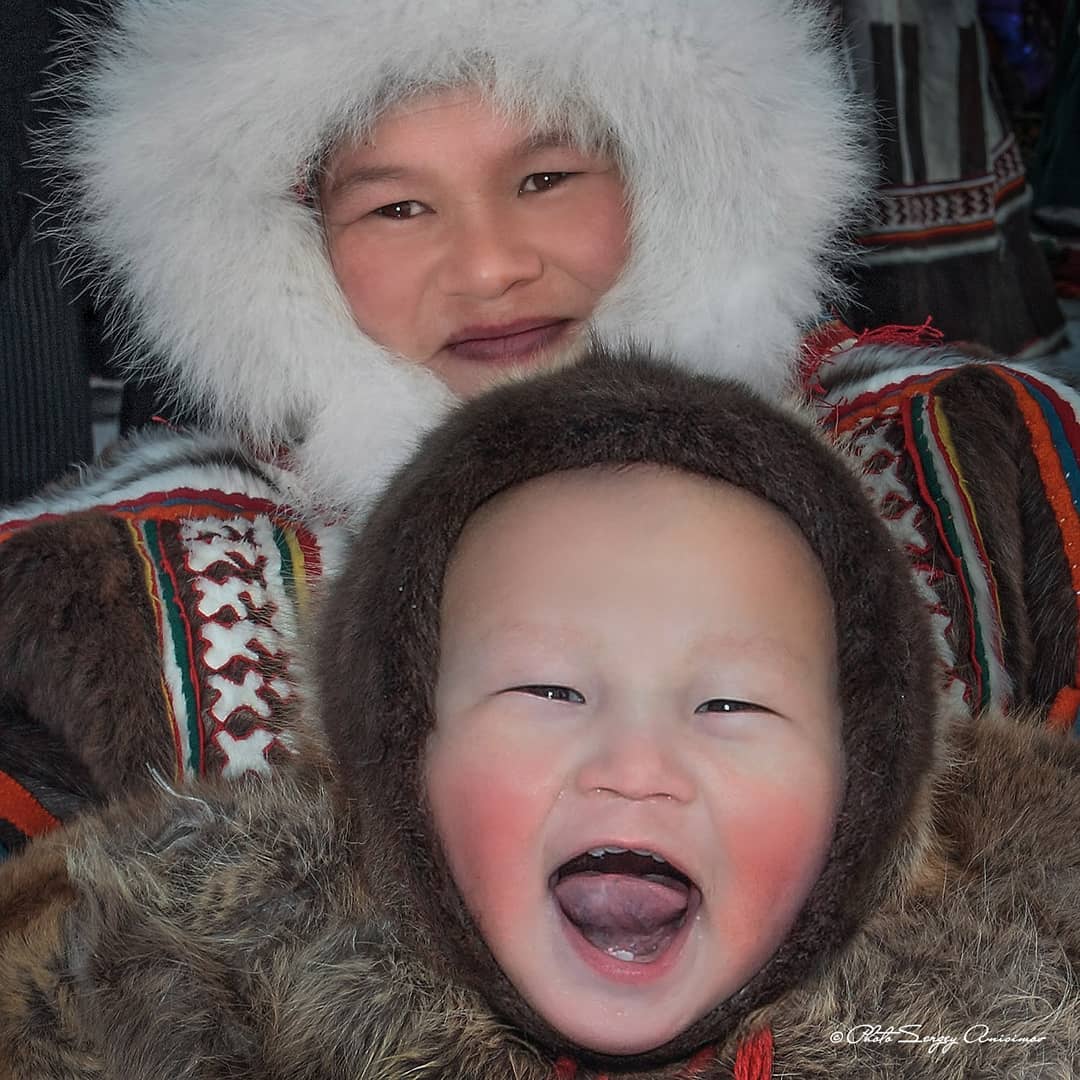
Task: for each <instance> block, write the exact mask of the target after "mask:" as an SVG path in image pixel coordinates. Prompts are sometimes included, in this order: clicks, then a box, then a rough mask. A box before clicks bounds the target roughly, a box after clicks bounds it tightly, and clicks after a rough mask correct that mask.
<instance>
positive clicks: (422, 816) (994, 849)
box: [0, 357, 1080, 1080]
mask: <svg viewBox="0 0 1080 1080" xmlns="http://www.w3.org/2000/svg"><path fill="white" fill-rule="evenodd" d="M520 440H524V442H520ZM635 462H650V463H653V464H659V465H664V466H666V467H672V468H681V469H686V470H689V471H691V472H696V473H700V474H703V475H705V476H712V477H714V478H716V479H718V480H722V481H724V482H727V483H735V484H738V485H739V486H741V487H745V488H747V489H748V490H749V491H750V492H751V493H754V494H756V495H757V496H758V497H763V498H767V499H768V500H769V501H770V502H772V503H773V505H774V506H776V507H777V508H778V509H780V510H781V511H782V512H784V513H786V514H787V515H788V517H789V518H790V519H791V520H792V521H793V522H795V523H796V525H797V526H798V528H799V529H800V531H802V533H803V535H804V537H805V538H806V540H807V541H808V543H809V544H810V546H811V549H812V550H813V551H814V552H815V554H816V555H817V556H818V558H819V559H820V560H821V562H822V568H823V571H824V574H825V580H826V581H827V582H828V585H829V589H830V592H831V594H832V596H833V601H834V604H835V606H836V632H837V639H838V690H837V693H838V701H839V707H840V712H841V731H842V741H843V747H844V756H845V766H846V774H847V788H846V791H845V794H844V797H843V801H842V804H841V807H840V811H839V814H838V818H837V826H836V833H835V836H834V839H833V842H832V848H831V850H830V853H829V857H828V859H827V861H826V864H825V866H824V868H823V870H822V872H821V876H820V878H819V879H818V882H817V883H816V885H815V886H814V887H813V889H812V890H811V892H810V895H809V897H808V898H807V900H806V903H805V905H804V908H803V911H802V912H801V913H800V915H799V917H798V918H797V920H796V922H795V924H794V925H793V927H792V928H791V930H790V932H789V935H788V938H787V939H786V940H785V942H784V943H782V945H781V946H780V948H779V949H778V950H777V952H776V953H775V954H774V956H773V958H771V959H770V960H769V961H768V962H767V963H766V964H765V965H764V967H763V968H762V969H761V971H760V972H758V974H757V975H755V976H754V977H753V978H752V979H751V980H750V981H749V982H748V983H747V984H746V986H745V987H743V988H742V989H741V990H740V991H738V992H737V993H736V994H735V995H733V996H732V997H731V998H729V999H728V1000H727V1001H726V1002H721V1003H718V1005H717V1007H716V1008H715V1009H714V1010H713V1012H711V1013H709V1014H707V1015H706V1017H704V1018H702V1020H701V1021H699V1022H697V1023H695V1024H694V1025H692V1027H691V1028H690V1029H688V1031H687V1032H686V1033H684V1036H680V1037H677V1038H676V1039H675V1040H673V1042H672V1043H670V1044H667V1045H666V1046H665V1047H661V1048H658V1049H657V1050H656V1051H654V1052H649V1053H648V1054H643V1055H637V1057H635V1058H633V1059H629V1058H627V1059H622V1060H620V1059H618V1058H612V1057H606V1058H602V1059H601V1058H599V1057H598V1055H595V1054H587V1053H582V1052H579V1051H577V1050H576V1049H575V1048H574V1047H572V1046H569V1045H567V1044H566V1041H565V1040H562V1039H561V1037H560V1036H559V1035H558V1033H555V1032H552V1031H551V1029H550V1028H547V1027H546V1025H545V1024H544V1023H543V1022H542V1021H539V1020H538V1018H535V1017H532V1016H530V1014H529V1010H528V1007H527V1006H524V1005H523V1003H522V1002H521V1000H520V999H519V998H516V997H515V993H516V992H515V991H514V990H513V988H512V987H511V986H510V985H509V983H508V980H507V979H506V978H505V976H504V975H502V974H501V972H499V970H498V969H497V967H493V964H494V961H493V960H492V958H491V956H490V954H489V953H487V950H486V946H485V945H484V944H483V943H482V940H481V938H480V935H479V934H478V932H477V930H476V927H475V925H474V924H473V923H472V922H471V918H470V917H469V916H468V914H467V913H466V912H464V908H463V905H462V903H461V900H460V897H459V896H458V895H457V892H456V888H455V886H454V885H453V882H452V878H451V876H450V875H449V873H448V871H447V870H446V867H445V862H444V857H443V855H442V853H441V846H440V844H439V841H438V840H437V838H436V836H435V832H434V828H433V825H432V823H431V820H430V814H429V810H428V808H427V805H426V798H425V795H424V792H423V786H422V782H421V780H420V776H421V775H422V762H423V755H424V747H425V743H426V737H427V734H428V733H429V732H430V730H431V728H432V725H433V724H434V723H435V722H436V721H435V717H434V711H433V704H432V698H431V686H432V682H433V679H434V677H435V668H436V664H437V637H438V620H439V616H438V611H439V594H440V592H441V587H442V584H441V583H442V576H443V574H444V572H445V566H446V562H447V559H448V558H449V556H450V552H451V551H452V549H453V544H454V542H455V538H456V536H457V535H458V534H459V531H460V529H461V528H462V526H463V524H464V522H465V521H466V520H467V519H468V517H469V516H470V515H471V514H472V513H473V512H474V511H475V510H476V509H477V508H478V506H480V505H482V504H483V502H484V501H486V499H487V498H490V497H492V496H493V495H494V494H496V493H497V492H499V491H501V490H505V488H506V486H509V485H513V484H517V483H522V482H524V481H525V480H527V479H529V478H530V477H532V476H536V475H543V474H544V473H545V472H547V471H551V470H552V469H566V468H580V467H587V466H592V465H603V464H608V465H614V466H617V467H619V466H622V465H627V464H632V463H635ZM854 483H855V481H854V478H853V477H852V476H851V475H850V472H849V469H848V465H847V463H846V462H845V461H844V460H843V459H841V458H839V457H838V456H837V455H836V454H835V453H834V452H832V451H830V450H828V449H827V448H826V446H825V444H824V441H823V440H822V439H821V438H820V436H819V435H818V434H817V433H816V432H815V431H814V430H813V428H812V427H811V426H810V425H809V424H807V422H806V420H805V417H801V416H798V417H796V416H793V415H790V414H785V413H782V412H781V411H779V410H777V409H774V408H771V407H768V406H766V405H764V404H763V403H760V402H755V401H754V400H753V399H751V398H750V397H749V395H747V394H746V393H745V392H744V391H743V390H741V389H739V388H737V387H725V386H724V385H723V384H717V383H713V382H710V381H707V380H701V379H693V378H691V377H689V376H687V375H685V374H684V373H678V372H676V371H675V370H673V369H671V368H658V367H653V366H652V365H647V364H642V363H640V362H638V361H633V362H630V361H626V360H623V361H620V362H618V363H614V362H611V361H608V360H607V359H605V358H603V357H599V358H596V359H595V360H589V361H586V362H585V363H584V364H583V365H582V366H581V367H579V368H577V369H574V370H571V371H566V372H563V373H560V374H558V375H553V376H549V377H546V378H544V379H536V380H531V381H529V382H525V383H522V384H520V385H518V386H511V387H505V388H503V389H502V390H500V391H498V392H497V393H496V394H493V395H491V396H489V397H488V398H486V399H483V400H481V401H477V402H475V403H474V404H473V405H471V406H469V407H468V408H467V409H466V410H463V411H462V412H461V413H460V414H459V415H458V416H456V417H455V418H453V419H451V420H450V421H449V422H448V423H447V424H446V425H444V426H443V427H442V428H441V429H440V430H439V431H437V432H435V433H434V434H433V435H432V436H431V437H430V438H429V440H428V441H427V442H426V444H425V447H424V448H423V450H422V451H421V453H420V455H419V456H418V457H417V458H416V459H415V460H414V461H413V462H412V463H411V464H410V465H409V466H408V467H407V468H406V469H405V470H404V471H403V472H402V473H401V474H400V476H399V477H398V479H397V481H396V482H395V484H394V485H392V487H391V490H390V491H389V492H388V494H387V496H386V497H385V498H384V499H383V500H382V501H381V502H380V505H379V507H378V508H377V509H376V511H375V513H374V514H373V516H372V518H371V520H370V522H369V524H368V526H367V529H366V530H365V533H364V535H363V536H362V537H361V538H360V540H359V541H358V542H357V544H356V545H355V547H354V549H353V551H352V552H351V554H350V557H349V560H348V562H347V565H346V568H345V571H344V575H343V577H342V580H341V583H340V584H339V585H338V586H337V587H336V589H335V593H334V596H333V598H332V601H331V603H330V605H329V607H328V609H327V611H326V613H325V615H324V617H323V620H322V625H321V632H320V639H319V648H318V650H317V655H316V659H315V663H314V670H315V678H314V682H313V688H312V697H311V706H312V708H313V709H315V710H316V711H317V712H318V714H319V715H320V716H321V718H322V722H323V725H324V726H325V730H326V732H327V737H328V750H329V752H330V755H331V756H330V758H326V757H324V756H323V755H322V754H320V753H317V752H316V751H314V750H312V751H310V752H309V753H301V754H298V755H296V756H295V757H294V758H293V759H292V760H291V762H290V763H287V764H286V765H285V766H284V767H283V769H282V770H281V771H280V772H279V773H278V774H277V776H276V777H275V778H272V779H270V780H266V781H260V780H256V779H254V778H250V779H247V780H244V781H242V782H241V783H239V784H237V785H233V786H229V785H228V784H226V783H224V782H218V783H206V784H204V785H201V786H191V787H188V788H185V789H174V788H170V787H169V785H167V784H166V783H165V782H164V781H161V782H159V790H158V791H157V792H156V793H152V794H146V795H144V796H141V797H140V798H138V799H136V800H134V801H133V802H129V803H119V804H116V805H114V806H113V807H111V808H110V809H107V810H106V811H104V812H101V813H99V814H94V815H86V816H84V817H83V818H82V819H80V820H79V821H78V822H77V823H76V824H75V825H74V826H72V827H71V828H70V829H68V830H62V831H59V832H56V833H54V834H53V835H51V836H48V837H45V838H43V839H40V840H38V841H35V843H34V844H32V845H31V846H30V847H29V849H28V850H27V852H26V853H25V854H24V855H23V856H22V857H21V858H19V859H18V860H13V861H11V862H9V863H8V864H6V865H5V866H3V867H0V912H3V914H2V915H0V1078H3V1080H24V1078H29V1077H35V1078H36V1077H55V1078H57V1080H68V1078H72V1080H73V1078H74V1077H77V1076H78V1077H85V1076H89V1077H94V1076H96V1077H100V1078H101V1080H120V1078H121V1077H130V1076H155V1077H157V1076H161V1077H177V1078H179V1077H186V1078H192V1080H194V1078H197V1077H205V1078H207V1080H209V1078H216V1077H221V1078H222V1080H224V1078H225V1077H230V1078H233V1080H243V1078H245V1077H251V1078H252V1080H254V1078H255V1077H261V1078H264V1080H275V1078H279V1077H280V1078H281V1080H285V1078H298V1080H306V1078H309V1080H323V1078H334V1077H341V1078H342V1080H345V1078H346V1077H349V1078H353V1077H356V1076H365V1077H371V1078H379V1080H382V1078H386V1080H406V1077H409V1076H423V1075H430V1076H438V1077H447V1078H451V1080H452V1078H460V1080H466V1078H469V1080H486V1078H487V1077H491V1078H492V1080H494V1078H496V1077H498V1078H503V1077H518V1078H521V1080H530V1078H534V1077H535V1078H536V1080H541V1078H543V1080H555V1078H556V1077H558V1078H565V1077H568V1076H577V1077H581V1078H582V1080H586V1078H589V1077H598V1076H600V1075H608V1076H618V1075H622V1076H626V1077H639V1078H642V1080H644V1078H650V1080H652V1078H656V1080H659V1078H665V1080H675V1078H676V1077H686V1076H697V1077H705V1078H727V1077H729V1076H731V1074H732V1069H733V1067H734V1063H735V1061H736V1058H737V1057H738V1056H739V1054H740V1052H741V1048H742V1047H743V1046H744V1045H745V1043H746V1040H747V1039H748V1038H749V1037H752V1036H754V1035H755V1033H757V1032H759V1031H762V1030H764V1029H767V1030H768V1031H769V1032H771V1036H772V1040H773V1043H774V1046H775V1060H774V1063H773V1066H772V1073H771V1075H773V1076H776V1077H779V1076H784V1075H787V1076H805V1077H815V1076H821V1077H824V1076H830V1077H837V1076H840V1077H843V1076H851V1077H853V1078H854V1077H862V1078H865V1077H871V1078H878V1077H880V1078H885V1077H897V1078H907V1077H924V1076H941V1077H947V1078H950V1080H952V1078H956V1080H959V1078H961V1077H971V1078H975V1080H979V1078H983V1077H985V1078H990V1077H1000V1076H1012V1075H1017V1076H1023V1075H1028V1074H1031V1075H1043V1076H1047V1077H1051V1078H1054V1077H1060V1078H1062V1080H1063V1078H1065V1077H1069V1076H1072V1075H1073V1074H1074V1073H1075V1070H1076V1069H1077V1068H1078V1067H1080V993H1078V989H1077V975H1078V964H1080V920H1078V918H1077V915H1076V911H1077V900H1078V899H1080V897H1078V893H1080V840H1078V839H1077V838H1078V836H1080V829H1078V826H1080V786H1078V783H1077V781H1078V767H1080V747H1078V746H1077V745H1076V744H1075V742H1073V741H1069V740H1066V739H1065V738H1063V737H1062V736H1061V735H1056V734H1053V733H1051V732H1047V731H1042V730H1038V728H1037V727H1036V726H1035V725H1031V726H1027V727H1025V726H1023V725H1019V724H1017V723H1015V722H1014V721H1012V720H1005V719H1002V718H1000V717H998V716H996V715H985V716H982V717H979V718H977V719H973V718H972V717H971V716H970V715H969V714H968V711H967V710H966V709H963V710H958V709H955V708H953V707H952V706H950V704H949V703H948V700H947V699H946V698H941V697H939V695H938V687H937V683H936V678H935V676H934V668H933V666H932V659H931V657H932V645H931V641H930V631H929V627H928V624H927V616H926V613H925V612H924V610H923V607H922V603H921V602H920V600H919V598H918V596H917V594H916V591H915V587H914V586H913V585H912V584H911V582H910V581H909V578H908V575H907V573H906V569H905V567H904V564H903V562H902V561H901V560H900V558H899V556H898V555H897V554H896V553H895V552H894V551H893V550H892V548H891V546H890V544H889V542H888V540H887V535H886V533H885V530H884V529H883V527H882V526H881V524H880V522H879V521H878V520H877V519H876V517H875V515H874V513H873V510H872V508H871V507H870V506H869V505H867V504H866V503H865V502H864V501H863V500H862V499H861V498H860V497H859V496H858V493H857V491H856V489H855V487H854ZM438 493H443V495H444V496H445V497H444V498H443V499H442V500H433V499H432V498H431V496H433V495H436V494H438ZM418 505H422V506H429V507H431V508H432V509H431V512H430V513H429V514H427V515H424V514H418V513H417V512H416V511H417V506H418ZM436 507H437V509H436ZM381 591H387V592H389V593H392V594H394V595H395V596H396V597H397V599H396V600H395V601H393V602H388V603H386V604H384V605H382V606H380V607H379V608H378V609H377V610H378V611H379V616H378V618H376V619H374V620H373V619H371V618H370V617H369V614H368V613H369V612H370V611H371V610H373V609H372V605H370V604H367V603H364V602H362V601H363V598H364V597H365V596H366V595H368V594H370V593H372V592H381ZM935 703H937V704H935ZM330 761H332V764H330V763H328V762H330ZM5 1070H6V1072H5Z"/></svg>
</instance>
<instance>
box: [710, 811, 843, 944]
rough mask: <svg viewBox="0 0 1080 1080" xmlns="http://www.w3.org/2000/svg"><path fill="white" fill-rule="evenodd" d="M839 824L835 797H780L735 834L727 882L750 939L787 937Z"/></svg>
mask: <svg viewBox="0 0 1080 1080" xmlns="http://www.w3.org/2000/svg"><path fill="white" fill-rule="evenodd" d="M833 818H834V811H833V802H832V799H831V795H825V794H824V793H823V795H822V797H821V798H820V799H815V800H812V801H811V800H807V799H806V798H790V797H789V798H785V797H784V796H783V795H782V794H781V793H778V792H777V793H774V797H773V798H771V799H770V800H769V801H768V802H766V803H762V804H758V806H757V813H755V814H754V815H753V817H752V819H751V818H747V819H744V821H743V826H742V827H741V828H736V829H733V830H731V831H730V832H729V835H728V837H727V839H726V843H725V844H724V847H725V849H726V858H725V862H727V863H728V867H729V870H728V873H727V874H725V877H727V878H728V879H729V882H730V885H731V886H733V888H734V890H735V895H736V897H737V900H736V906H737V907H738V908H739V910H740V911H741V913H742V918H741V919H740V918H736V923H737V924H738V923H741V924H742V925H743V927H744V930H745V932H746V933H748V934H750V935H758V934H760V935H761V936H762V938H779V937H782V936H783V934H784V933H786V931H787V928H788V926H789V925H790V922H791V920H792V919H793V918H794V917H795V915H796V914H797V913H798V911H799V910H800V908H801V907H802V904H803V902H804V900H805V899H806V896H807V895H808V893H809V891H810V889H811V888H812V886H813V884H814V882H815V881H816V880H817V877H818V875H819V874H820V872H821V868H822V866H823V864H824V859H825V855H826V853H827V852H828V849H829V846H830V841H831V839H832V823H833ZM773 944H775V941H774V942H773ZM770 947H771V946H770Z"/></svg>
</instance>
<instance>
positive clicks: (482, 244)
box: [440, 207, 544, 300]
mask: <svg viewBox="0 0 1080 1080" xmlns="http://www.w3.org/2000/svg"><path fill="white" fill-rule="evenodd" d="M543 272H544V260H543V258H542V256H541V253H540V249H539V247H538V245H537V243H536V242H535V238H534V237H533V236H532V235H531V234H530V232H529V230H528V229H527V228H526V227H525V226H524V224H523V223H522V222H519V221H515V215H514V214H513V213H512V212H507V213H501V214H500V213H496V212H494V211H491V210H490V209H487V208H484V207H475V208H471V210H470V212H469V213H467V214H464V215H463V216H462V217H461V219H460V220H459V221H458V222H456V223H455V227H454V229H453V232H452V236H451V238H450V244H449V245H448V247H447V252H446V255H445V257H444V259H443V265H442V273H441V282H440V284H441V286H442V289H443V292H444V293H445V294H446V295H448V296H467V297H471V298H474V299H479V300H495V299H497V298H498V297H500V296H502V295H503V294H504V293H506V292H508V291H509V290H510V289H512V288H514V287H515V286H517V285H522V284H526V283H528V282H530V281H535V280H537V279H538V278H539V277H540V276H541V275H542V274H543Z"/></svg>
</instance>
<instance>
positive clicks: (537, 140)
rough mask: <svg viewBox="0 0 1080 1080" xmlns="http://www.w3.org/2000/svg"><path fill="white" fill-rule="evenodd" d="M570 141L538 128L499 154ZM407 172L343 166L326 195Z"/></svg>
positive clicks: (396, 167)
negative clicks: (346, 167) (345, 167)
mask: <svg viewBox="0 0 1080 1080" xmlns="http://www.w3.org/2000/svg"><path fill="white" fill-rule="evenodd" d="M571 145H572V143H571V141H570V137H569V135H568V134H567V133H566V132H564V131H559V130H551V131H539V132H535V133H534V134H532V135H527V136H526V137H525V138H524V139H521V140H519V141H518V142H516V143H515V144H514V145H513V146H511V147H510V149H509V150H507V151H506V153H505V154H503V155H502V157H503V159H504V160H506V161H511V160H513V159H514V158H519V157H528V156H529V155H530V154H537V153H540V152H541V151H543V150H552V149H558V148H561V147H568V146H571ZM409 174H410V170H409V169H407V168H404V167H403V166H401V165H369V166H364V165H361V166H358V167H357V168H354V169H348V170H346V171H345V172H343V173H342V174H341V175H340V176H335V177H334V178H333V179H332V181H331V182H330V184H329V185H328V187H327V189H326V190H327V194H328V195H338V194H340V193H341V192H342V191H344V190H346V189H349V190H351V189H353V188H359V187H363V186H364V185H365V184H377V183H380V182H383V181H387V180H402V179H407V178H408V176H409Z"/></svg>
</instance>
